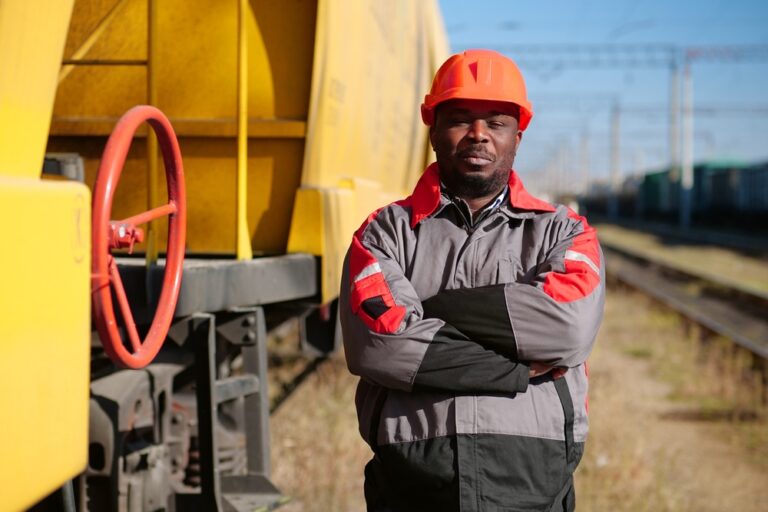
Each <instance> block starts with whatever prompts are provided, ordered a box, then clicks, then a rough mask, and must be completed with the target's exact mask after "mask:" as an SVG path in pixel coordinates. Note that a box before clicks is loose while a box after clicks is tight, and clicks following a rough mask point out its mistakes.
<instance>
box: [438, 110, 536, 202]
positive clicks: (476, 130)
mask: <svg viewBox="0 0 768 512" xmlns="http://www.w3.org/2000/svg"><path fill="white" fill-rule="evenodd" d="M517 116H518V109H517V107H516V106H515V105H512V104H510V103H503V102H496V101H481V100H452V101H447V102H445V103H442V104H440V106H439V107H438V109H437V112H436V115H435V124H434V125H433V126H432V127H431V128H430V130H429V138H430V141H431V142H432V147H433V148H434V150H435V154H436V155H437V164H438V167H439V169H440V178H441V179H442V180H443V183H445V185H446V186H447V187H448V188H449V189H450V190H451V191H452V192H453V193H454V194H456V195H458V196H459V197H461V198H464V199H478V198H482V197H486V196H492V195H495V194H496V193H498V192H500V191H501V190H502V189H503V188H504V185H505V184H506V183H507V181H508V180H509V171H510V169H511V168H512V163H513V162H514V160H515V153H516V152H517V147H518V146H519V145H520V140H521V138H522V132H521V131H520V130H518V120H517Z"/></svg>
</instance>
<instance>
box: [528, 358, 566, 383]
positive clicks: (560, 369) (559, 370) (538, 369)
mask: <svg viewBox="0 0 768 512" xmlns="http://www.w3.org/2000/svg"><path fill="white" fill-rule="evenodd" d="M567 371H568V368H566V367H564V366H551V365H548V364H544V363H537V362H533V363H531V364H530V370H529V371H528V377H530V378H531V379H532V378H534V377H538V376H540V375H544V374H545V373H550V374H551V375H552V379H554V380H557V379H559V378H560V377H562V376H563V375H565V372H567Z"/></svg>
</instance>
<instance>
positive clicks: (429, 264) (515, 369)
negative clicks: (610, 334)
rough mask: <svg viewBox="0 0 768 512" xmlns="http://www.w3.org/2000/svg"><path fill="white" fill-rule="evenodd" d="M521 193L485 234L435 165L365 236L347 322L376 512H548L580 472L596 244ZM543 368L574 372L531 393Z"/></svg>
mask: <svg viewBox="0 0 768 512" xmlns="http://www.w3.org/2000/svg"><path fill="white" fill-rule="evenodd" d="M507 193H508V200H506V201H504V202H503V204H501V205H500V206H498V207H497V208H495V209H493V211H491V212H486V214H485V215H484V216H483V217H482V219H481V220H479V221H478V222H476V223H472V221H471V220H468V219H467V216H466V215H464V214H462V209H461V208H460V207H457V204H456V202H454V201H452V200H451V199H450V198H449V197H448V196H447V195H446V194H444V193H443V192H442V190H441V186H440V180H439V175H438V171H437V166H436V164H433V165H431V166H430V167H428V168H427V170H426V171H425V173H424V175H423V176H422V177H421V179H420V180H419V182H418V184H417V185H416V188H415V189H414V191H413V194H412V195H411V196H410V197H408V198H407V199H405V200H402V201H398V202H396V203H392V204H390V205H388V206H386V207H384V208H382V209H380V210H378V211H376V212H375V213H373V214H371V215H370V216H369V217H368V219H367V220H366V221H365V222H364V223H363V225H362V226H361V227H360V229H359V230H358V231H357V232H356V233H355V235H354V237H353V240H352V245H351V247H350V249H349V252H348V254H347V259H346V262H345V265H344V276H343V279H342V288H341V293H340V304H339V309H340V315H341V323H342V329H343V336H344V347H345V353H346V358H347V364H348V366H349V369H350V371H351V372H352V373H354V374H355V375H359V376H360V377H361V379H360V383H359V386H358V390H357V396H356V406H357V411H358V419H359V424H360V432H361V434H362V436H363V438H364V439H365V440H366V442H368V444H370V446H371V447H372V449H373V450H374V453H375V456H374V458H373V460H372V461H371V462H370V463H369V465H368V467H367V468H366V499H367V501H368V506H369V510H398V511H400V510H420V511H426V510H440V511H450V510H461V511H464V512H467V511H502V510H503V511H510V510H549V509H550V506H551V504H552V502H553V500H554V499H555V497H556V496H557V495H558V493H560V492H561V490H563V489H564V487H566V486H567V485H568V484H569V481H570V478H571V475H572V473H573V471H574V469H575V468H576V465H577V464H578V462H579V460H580V458H581V454H582V450H583V445H584V441H585V439H586V436H587V403H586V402H587V370H586V366H585V361H586V359H587V356H588V355H589V353H590V350H591V348H592V345H593V343H594V340H595V336H596V334H597V330H598V326H599V324H600V321H601V319H602V315H603V302H604V281H605V279H604V271H603V268H604V265H603V259H602V255H601V251H600V247H599V244H598V241H597V236H596V233H595V230H594V229H593V228H592V227H590V226H589V225H588V224H587V222H586V220H585V219H584V217H581V216H579V215H577V214H576V213H575V212H574V211H573V210H571V209H569V208H567V207H564V206H553V205H551V204H549V203H547V202H544V201H542V200H539V199H536V198H535V197H533V196H531V195H530V194H528V193H527V192H526V190H525V189H524V188H523V185H522V183H521V182H520V180H519V178H518V177H517V175H516V174H515V172H514V171H513V172H511V174H510V179H509V188H508V190H507ZM531 361H538V362H543V363H547V364H550V365H557V366H567V367H569V370H568V371H567V372H566V374H565V376H564V377H563V378H560V379H557V380H553V379H552V378H551V376H548V375H544V376H542V377H537V378H533V379H530V380H529V377H528V370H529V368H528V366H527V365H526V362H531Z"/></svg>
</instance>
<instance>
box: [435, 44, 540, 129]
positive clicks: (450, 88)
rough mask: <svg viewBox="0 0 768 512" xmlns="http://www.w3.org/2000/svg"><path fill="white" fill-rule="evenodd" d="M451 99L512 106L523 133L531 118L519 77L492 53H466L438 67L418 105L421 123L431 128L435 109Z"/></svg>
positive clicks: (504, 59)
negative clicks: (491, 102)
mask: <svg viewBox="0 0 768 512" xmlns="http://www.w3.org/2000/svg"><path fill="white" fill-rule="evenodd" d="M455 99H465V100H489V101H502V102H506V103H513V104H515V105H517V106H518V107H519V108H520V119H519V120H518V122H519V126H520V130H525V129H526V127H527V126H528V123H529V122H530V121H531V118H532V117H533V107H531V103H530V102H529V101H528V97H527V95H526V93H525V81H524V80H523V75H522V74H521V73H520V70H519V69H518V68H517V65H516V64H515V63H514V62H513V61H512V59H509V58H507V57H505V56H503V55H502V54H500V53H498V52H495V51H493V50H467V51H465V52H463V53H458V54H456V55H453V56H451V57H450V58H449V59H448V60H447V61H445V63H444V64H443V65H442V66H440V69H438V70H437V73H436V74H435V79H434V80H433V81H432V89H431V90H430V91H429V94H427V95H426V96H425V97H424V103H422V104H421V118H422V119H423V120H424V123H425V124H427V125H429V126H431V125H432V124H433V123H434V122H435V107H437V106H438V105H439V104H440V103H442V102H444V101H448V100H455Z"/></svg>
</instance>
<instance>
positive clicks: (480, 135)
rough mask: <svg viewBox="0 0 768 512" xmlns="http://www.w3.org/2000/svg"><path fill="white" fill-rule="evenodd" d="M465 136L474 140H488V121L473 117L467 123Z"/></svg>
mask: <svg viewBox="0 0 768 512" xmlns="http://www.w3.org/2000/svg"><path fill="white" fill-rule="evenodd" d="M467 137H468V138H470V139H472V140H473V141H476V142H487V141H488V123H486V122H485V121H484V120H482V119H475V120H474V121H472V122H471V123H470V125H469V132H468V133H467Z"/></svg>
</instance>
